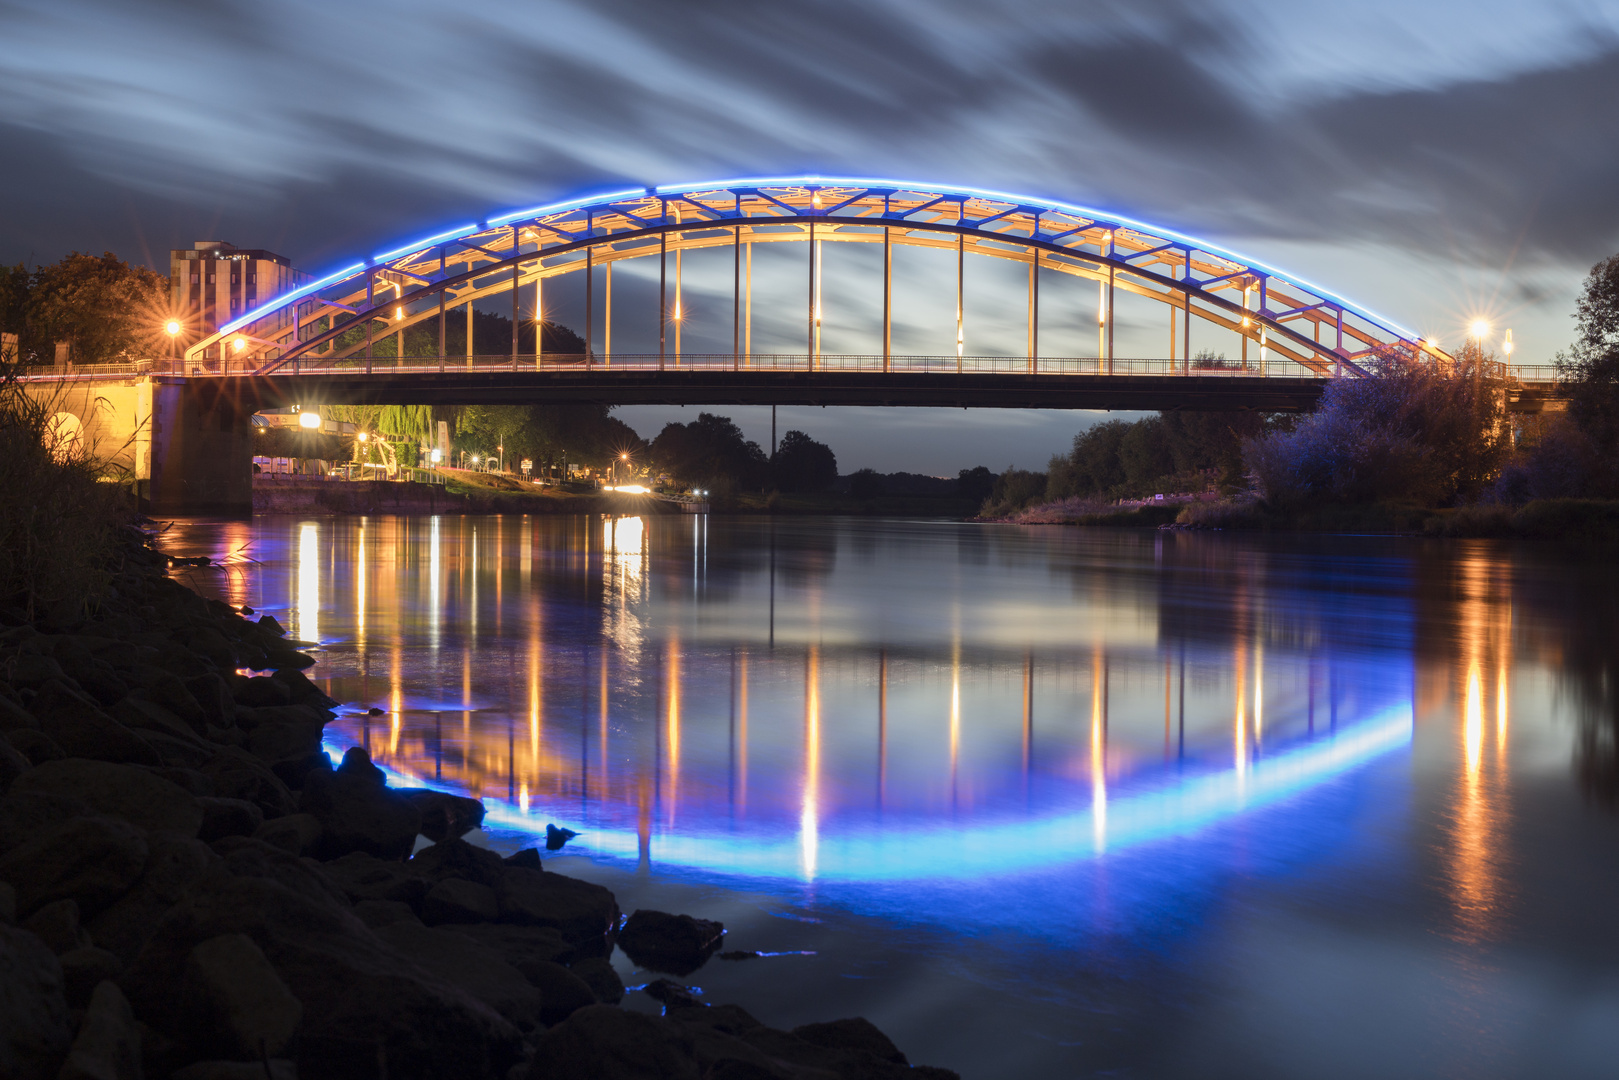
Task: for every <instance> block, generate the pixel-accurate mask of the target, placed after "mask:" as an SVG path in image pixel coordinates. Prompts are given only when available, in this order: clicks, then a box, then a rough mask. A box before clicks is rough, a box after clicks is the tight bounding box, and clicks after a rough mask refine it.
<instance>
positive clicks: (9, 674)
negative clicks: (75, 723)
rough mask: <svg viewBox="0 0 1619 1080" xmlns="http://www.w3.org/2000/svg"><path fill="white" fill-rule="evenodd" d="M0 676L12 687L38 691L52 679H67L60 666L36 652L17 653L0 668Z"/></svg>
mask: <svg viewBox="0 0 1619 1080" xmlns="http://www.w3.org/2000/svg"><path fill="white" fill-rule="evenodd" d="M0 675H4V676H5V679H6V681H7V682H9V683H10V684H11V685H12V686H18V687H22V686H26V687H28V688H30V689H33V690H38V689H39V688H40V687H41V686H44V685H45V684H46V683H47V682H49V681H50V680H52V679H57V680H63V679H66V678H67V677H68V675H67V672H65V671H63V670H62V666H61V665H60V664H58V663H57V662H56V661H55V660H53V659H52V658H51V657H49V656H41V655H40V654H39V653H36V652H22V653H18V654H17V655H16V656H15V657H13V658H12V659H11V660H9V661H8V662H6V663H5V664H4V665H3V666H0Z"/></svg>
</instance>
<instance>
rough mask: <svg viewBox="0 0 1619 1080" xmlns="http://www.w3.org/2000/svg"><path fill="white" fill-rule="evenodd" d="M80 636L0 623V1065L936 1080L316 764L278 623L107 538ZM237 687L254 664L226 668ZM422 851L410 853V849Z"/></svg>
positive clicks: (668, 924) (157, 1077) (41, 1069)
mask: <svg viewBox="0 0 1619 1080" xmlns="http://www.w3.org/2000/svg"><path fill="white" fill-rule="evenodd" d="M123 557H124V563H123V565H122V566H121V568H120V569H119V570H118V572H117V573H116V575H115V576H114V583H115V587H114V589H113V590H112V591H111V592H110V593H109V595H108V597H107V598H106V599H105V601H104V602H103V603H102V604H101V606H100V608H99V609H98V610H97V611H96V612H95V613H94V614H93V615H91V616H90V617H89V618H87V619H84V620H82V621H75V622H74V623H72V624H71V625H68V624H50V623H30V622H28V621H27V620H26V619H25V618H24V616H23V614H22V613H21V612H19V611H17V610H15V609H9V608H4V607H0V796H3V797H0V1076H4V1077H7V1078H10V1080H92V1078H93V1080H144V1078H151V1080H161V1078H165V1077H174V1078H176V1080H293V1078H296V1077H302V1078H303V1080H325V1078H332V1080H350V1078H356V1080H359V1078H366V1080H369V1078H377V1080H411V1078H421V1080H429V1078H432V1080H463V1078H464V1080H507V1078H510V1080H587V1078H589V1080H635V1078H642V1077H645V1078H649V1080H650V1078H658V1080H761V1078H768V1077H774V1078H782V1080H787V1078H802V1080H810V1078H826V1080H831V1078H845V1080H857V1078H858V1080H879V1078H899V1077H919V1076H920V1077H951V1076H954V1075H955V1074H953V1073H950V1072H948V1071H947V1070H943V1069H931V1068H927V1067H925V1066H919V1067H915V1068H912V1067H911V1066H909V1065H908V1064H907V1063H906V1059H905V1056H904V1055H903V1054H901V1053H900V1052H899V1051H898V1050H897V1049H896V1048H895V1047H894V1045H893V1043H891V1042H890V1041H889V1040H888V1039H887V1038H886V1037H885V1036H884V1035H883V1034H882V1033H881V1032H880V1031H878V1030H877V1029H876V1028H875V1027H873V1026H872V1025H871V1024H869V1023H868V1022H866V1021H864V1020H859V1019H851V1020H838V1021H834V1022H831V1023H825V1024H811V1025H808V1026H806V1027H800V1028H798V1029H795V1030H794V1031H791V1032H787V1031H778V1030H775V1029H772V1028H768V1027H766V1026H764V1025H763V1024H761V1023H760V1022H759V1021H757V1020H756V1019H754V1018H753V1017H752V1016H750V1015H749V1014H748V1013H747V1012H746V1011H744V1010H743V1009H742V1008H740V1007H738V1006H736V1005H714V1006H709V1005H706V1004H704V1003H703V1002H702V1001H701V1000H700V999H699V998H698V997H697V995H696V994H694V993H693V992H692V991H691V990H690V989H689V988H687V987H685V986H683V985H682V984H680V983H679V982H677V981H673V980H670V979H662V978H660V979H654V980H652V981H651V982H649V983H648V984H647V985H646V987H644V988H643V989H644V992H645V993H647V994H649V995H651V996H652V997H653V998H655V999H656V1000H658V1001H660V1002H661V1003H662V1006H663V1015H661V1016H654V1015H650V1014H649V1013H645V1012H636V1011H630V1010H625V1009H622V1008H620V1007H619V1002H620V1001H621V1000H622V999H623V997H624V995H625V988H624V985H623V983H622V982H621V981H620V979H619V977H618V975H617V974H616V973H615V970H614V968H613V966H612V965H611V964H610V963H609V957H610V956H611V955H612V952H613V950H614V949H615V948H619V949H622V950H624V951H625V955H626V956H628V957H629V958H630V960H631V962H633V963H635V964H637V965H638V966H639V967H641V968H642V969H644V970H650V971H662V972H665V973H670V974H676V975H683V974H687V973H690V972H691V971H694V970H696V968H697V967H699V966H701V964H702V963H704V962H705V961H706V960H707V959H708V957H709V956H710V954H712V953H713V952H714V950H715V949H716V948H717V947H718V945H719V943H720V941H721V939H722V936H723V927H721V926H720V925H719V924H718V923H713V922H709V921H706V920H702V919H694V918H691V917H689V916H684V915H669V914H665V913H659V912H636V913H634V914H633V915H632V916H631V917H630V918H629V919H628V920H625V919H623V918H622V916H621V913H620V911H619V907H618V903H617V901H616V900H615V899H614V897H613V895H612V893H610V892H609V891H608V890H606V889H604V888H602V887H600V886H598V885H593V884H590V883H588V882H584V881H580V880H577V879H574V878H570V877H565V876H563V875H561V874H557V873H553V872H551V871H549V870H546V869H545V867H544V866H543V865H542V863H541V860H540V855H539V852H538V850H536V849H533V848H530V849H526V850H523V851H520V852H518V853H517V854H515V855H513V856H511V857H509V858H504V859H503V858H501V857H500V856H499V855H496V854H494V853H493V852H491V851H489V850H487V849H485V848H482V847H478V846H475V845H473V844H469V843H467V842H466V841H465V840H464V839H461V837H462V836H463V835H464V834H465V833H466V832H468V831H469V830H471V829H474V828H476V827H478V825H479V824H480V822H481V821H482V817H483V806H482V804H481V803H479V802H478V801H477V800H475V799H465V798H459V797H456V796H452V795H447V794H442V793H439V792H433V791H425V790H408V789H395V788H390V787H389V786H388V785H387V783H386V780H385V778H384V776H383V774H382V772H381V771H380V770H379V769H377V768H376V766H374V765H373V764H372V763H371V762H370V760H369V758H368V757H367V756H366V754H365V752H364V751H363V750H362V749H359V748H357V747H356V748H353V749H350V750H349V751H348V752H347V753H346V754H345V755H344V757H343V760H342V763H341V764H339V765H338V766H337V767H335V768H333V767H332V765H331V762H330V760H329V759H328V758H327V756H326V755H325V753H324V752H323V751H322V749H321V741H322V735H323V732H324V729H325V726H326V724H327V723H328V722H329V721H331V720H332V719H333V718H334V716H335V714H334V713H333V712H332V706H333V705H334V704H336V703H335V702H333V701H331V700H330V699H329V698H327V697H326V696H325V695H324V694H323V693H322V692H321V691H320V690H319V689H318V688H317V687H316V686H315V685H314V684H313V683H311V682H310V681H309V680H308V679H307V678H306V677H305V676H304V675H303V674H302V671H301V669H303V668H307V667H308V666H309V665H310V664H311V663H312V660H311V659H310V658H309V657H308V656H307V655H305V654H303V653H300V652H299V651H298V645H299V643H297V642H293V641H289V640H288V639H287V637H286V636H285V634H284V633H283V631H282V629H281V627H280V626H278V625H277V624H276V622H275V620H274V619H273V618H270V617H268V616H266V617H261V618H259V619H257V620H256V621H255V620H251V619H249V618H247V617H245V616H248V615H251V614H252V612H251V611H250V610H248V609H243V610H242V611H240V612H239V611H235V610H233V609H231V608H229V607H228V606H226V605H224V604H222V603H220V602H218V601H211V600H210V601H205V600H204V599H202V598H201V597H200V596H198V595H196V594H195V593H193V592H191V591H189V590H187V589H186V588H184V587H183V586H181V585H179V584H178V583H176V582H174V581H173V580H171V579H170V578H169V577H168V576H167V574H166V572H165V568H164V565H163V558H162V556H160V555H158V554H157V553H155V552H153V551H151V550H150V549H149V548H147V547H146V546H145V545H144V544H143V543H139V542H136V541H135V540H133V539H132V540H131V542H130V543H129V544H128V545H127V546H126V548H125V550H124V552H123ZM239 670H253V671H260V672H267V674H259V675H253V676H244V675H241V674H239V673H238V671H239ZM422 836H425V837H426V838H427V839H428V840H430V841H432V844H431V846H426V847H421V849H420V851H419V852H418V853H416V854H415V855H414V856H412V854H411V853H412V851H413V849H415V848H417V847H418V843H419V842H418V837H422Z"/></svg>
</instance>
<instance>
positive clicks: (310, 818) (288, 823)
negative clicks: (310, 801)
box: [253, 814, 320, 855]
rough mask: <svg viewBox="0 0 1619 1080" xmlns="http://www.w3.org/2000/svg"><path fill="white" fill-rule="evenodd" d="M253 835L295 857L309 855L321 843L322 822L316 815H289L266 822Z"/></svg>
mask: <svg viewBox="0 0 1619 1080" xmlns="http://www.w3.org/2000/svg"><path fill="white" fill-rule="evenodd" d="M253 835H254V836H255V837H256V838H257V839H260V840H263V841H264V842H265V843H266V844H269V845H270V846H271V847H278V848H280V849H281V850H282V851H285V852H288V853H290V854H293V855H307V854H309V853H310V852H312V851H314V850H315V846H316V845H317V844H318V843H319V842H320V821H319V820H318V819H317V818H316V817H315V815H314V814H288V815H287V816H286V817H278V818H273V819H271V820H270V821H266V822H265V823H264V824H262V825H260V826H259V827H258V828H257V829H255V830H254V831H253Z"/></svg>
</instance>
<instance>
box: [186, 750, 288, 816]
mask: <svg viewBox="0 0 1619 1080" xmlns="http://www.w3.org/2000/svg"><path fill="white" fill-rule="evenodd" d="M198 769H199V771H200V772H201V773H202V774H203V775H204V776H207V777H208V778H209V779H210V780H212V781H213V782H214V794H216V795H219V796H221V797H222V798H227V799H246V800H247V801H248V802H250V803H253V804H254V805H255V806H257V807H258V808H259V809H260V810H263V811H264V816H265V818H266V819H268V818H278V817H281V816H282V815H284V814H291V813H294V812H295V811H296V810H297V809H298V806H297V803H296V801H295V800H294V799H293V797H292V792H290V791H288V790H287V785H286V784H284V783H282V782H281V779H280V778H279V777H277V776H276V774H275V773H274V772H272V771H270V767H269V766H268V765H266V764H265V763H264V762H263V761H261V760H260V759H258V758H256V757H254V756H253V755H252V754H249V753H248V752H247V751H245V750H239V749H237V748H236V747H233V746H225V747H220V748H219V749H218V750H216V751H215V752H214V756H213V757H212V758H210V759H208V761H207V762H205V763H204V764H202V765H201V766H199V767H198Z"/></svg>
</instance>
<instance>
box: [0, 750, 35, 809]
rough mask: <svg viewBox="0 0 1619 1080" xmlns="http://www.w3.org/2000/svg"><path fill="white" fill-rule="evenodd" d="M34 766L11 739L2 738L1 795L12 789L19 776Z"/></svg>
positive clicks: (0, 757) (0, 759)
mask: <svg viewBox="0 0 1619 1080" xmlns="http://www.w3.org/2000/svg"><path fill="white" fill-rule="evenodd" d="M33 767H34V763H33V762H31V761H29V760H28V759H27V758H26V757H24V756H23V755H22V753H20V752H19V751H18V750H17V748H16V747H14V746H12V745H11V743H10V742H9V741H7V740H6V739H0V795H4V794H5V793H6V792H8V791H10V790H11V785H12V784H13V783H15V782H16V780H17V777H19V776H21V775H22V774H23V773H25V772H27V771H28V770H29V769H31V768H33Z"/></svg>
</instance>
